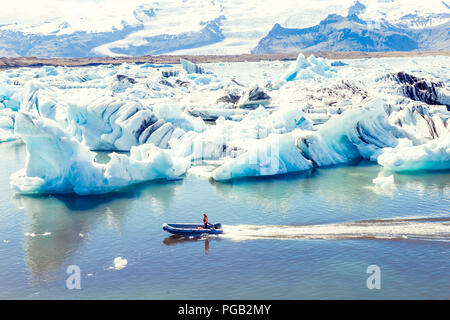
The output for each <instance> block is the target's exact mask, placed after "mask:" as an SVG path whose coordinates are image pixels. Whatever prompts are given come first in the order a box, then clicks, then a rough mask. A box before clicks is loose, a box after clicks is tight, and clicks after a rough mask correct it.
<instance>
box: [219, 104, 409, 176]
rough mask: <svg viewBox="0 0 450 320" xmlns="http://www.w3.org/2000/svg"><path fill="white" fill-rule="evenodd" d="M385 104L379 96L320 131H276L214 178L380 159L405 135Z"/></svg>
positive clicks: (334, 120) (229, 162) (258, 174)
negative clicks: (388, 113) (387, 111)
mask: <svg viewBox="0 0 450 320" xmlns="http://www.w3.org/2000/svg"><path fill="white" fill-rule="evenodd" d="M383 105H384V104H383V101H382V100H379V99H376V100H373V101H371V102H368V103H367V105H366V106H365V107H364V108H359V109H352V110H347V111H346V112H344V113H343V114H342V115H340V116H337V117H335V118H333V119H331V120H329V121H328V122H327V123H326V124H324V125H323V126H321V128H320V129H319V130H318V131H312V130H304V129H301V128H295V126H294V127H291V129H292V131H291V132H290V133H288V134H286V135H283V134H278V135H277V134H275V135H272V136H270V137H269V138H267V139H264V140H263V141H261V142H260V141H258V142H255V143H256V146H254V147H252V148H250V149H248V150H247V151H246V152H245V153H243V154H241V155H239V156H238V157H236V158H234V159H227V160H226V161H225V163H224V164H223V165H221V166H220V167H218V168H217V169H216V170H215V171H214V172H213V173H212V175H211V177H212V178H213V179H214V180H227V179H233V178H236V177H244V176H262V175H275V174H283V173H288V172H296V171H303V170H309V169H311V168H312V167H323V166H329V165H334V164H340V163H348V162H350V161H352V160H357V159H361V158H364V159H371V160H376V159H377V157H378V155H379V154H380V152H381V150H382V149H383V148H386V147H394V146H396V145H397V143H398V137H402V134H401V132H399V131H398V130H396V128H395V127H393V126H391V125H390V124H389V122H388V118H387V115H386V113H385V112H384V108H383ZM291 117H292V116H291ZM291 117H288V118H291ZM261 155H262V156H261Z"/></svg>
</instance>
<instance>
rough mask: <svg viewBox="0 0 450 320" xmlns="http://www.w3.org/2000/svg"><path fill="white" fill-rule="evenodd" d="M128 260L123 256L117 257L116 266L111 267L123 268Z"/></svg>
mask: <svg viewBox="0 0 450 320" xmlns="http://www.w3.org/2000/svg"><path fill="white" fill-rule="evenodd" d="M127 263H128V261H127V259H122V257H117V258H115V259H114V267H110V269H116V270H121V269H123V268H125V267H126V265H127Z"/></svg>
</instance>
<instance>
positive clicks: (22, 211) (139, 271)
mask: <svg viewBox="0 0 450 320" xmlns="http://www.w3.org/2000/svg"><path fill="white" fill-rule="evenodd" d="M0 154H1V158H0V178H1V180H0V181H1V183H0V198H1V200H0V299H250V298H254V299H311V298H312V299H413V298H414V299H438V298H441V299H449V298H450V264H449V261H450V242H449V241H448V240H449V238H450V236H449V235H448V234H447V235H445V236H443V237H438V238H436V237H433V236H435V235H425V236H424V237H423V238H411V237H408V236H406V235H405V236H402V237H398V234H397V237H394V238H393V239H389V237H386V238H383V239H377V238H374V237H371V236H370V230H371V229H370V228H371V227H370V225H371V223H372V222H371V221H373V223H374V224H376V223H379V221H380V219H398V220H395V221H399V222H394V223H392V226H394V227H395V225H399V224H400V228H402V226H403V225H405V227H407V228H410V229H411V228H413V229H414V228H415V226H416V225H415V224H414V223H415V222H420V221H434V219H435V220H436V223H439V224H440V226H441V228H447V227H448V232H449V234H450V173H449V172H435V173H428V174H425V173H424V174H415V175H407V174H403V175H397V174H396V175H394V181H395V188H392V189H382V190H379V189H377V188H374V184H373V182H372V180H373V179H374V178H376V177H377V176H378V175H379V173H380V171H381V170H382V168H381V167H380V166H378V165H376V164H373V163H369V162H361V163H358V164H354V165H350V166H337V167H331V168H323V169H319V170H315V171H313V172H307V173H300V174H290V175H284V176H279V177H270V178H254V179H244V180H239V181H234V182H229V183H211V182H209V181H207V180H204V179H200V178H198V177H196V176H194V175H188V176H186V177H185V178H184V179H183V180H179V181H171V182H166V181H158V182H150V183H145V184H141V185H138V186H134V187H131V188H129V189H127V190H125V191H123V192H120V193H115V194H110V195H103V196H89V197H80V196H75V195H58V196H56V195H53V196H35V197H30V196H20V195H16V194H15V193H14V191H13V190H11V188H10V185H9V176H10V174H11V173H13V172H15V171H17V170H18V169H20V168H22V167H23V166H24V164H25V146H24V145H23V144H21V143H19V142H7V143H2V144H0ZM106 158H107V157H105V156H104V155H100V160H102V159H103V160H105V159H106ZM204 211H206V212H207V213H208V215H209V218H210V220H211V221H212V222H221V223H222V224H223V225H224V229H225V231H226V230H227V227H228V228H229V230H235V227H233V226H236V225H241V224H246V225H251V226H253V227H254V228H258V226H266V227H267V226H273V225H282V226H286V227H287V228H289V226H290V227H292V228H294V227H296V226H302V225H308V226H312V228H315V227H314V226H316V225H329V224H337V225H338V226H339V227H338V228H337V229H336V230H341V229H342V228H344V229H345V228H346V226H345V224H346V223H349V222H353V221H363V220H364V221H369V222H367V224H366V225H365V226H368V228H369V229H367V230H369V231H368V236H367V234H364V232H362V233H361V234H360V235H359V236H358V235H357V234H356V235H355V234H346V233H345V232H342V231H340V237H333V234H332V233H331V235H330V234H328V238H327V237H324V238H322V239H309V238H306V239H305V238H301V237H298V235H297V236H296V237H292V234H291V233H286V234H283V232H280V234H279V235H276V234H275V235H274V234H273V233H270V234H267V237H264V229H262V230H263V236H262V237H260V238H244V239H242V238H240V237H239V235H238V234H237V235H236V234H234V235H235V236H236V237H233V236H231V237H230V236H228V237H227V236H223V237H219V238H211V239H200V240H197V239H179V238H174V237H170V236H169V234H167V233H165V232H164V231H163V230H162V229H161V225H162V224H163V223H164V222H195V221H201V219H202V212H204ZM402 223H403V224H402ZM411 223H413V225H412V227H411V225H410V224H411ZM342 225H344V226H343V227H342ZM419 227H420V223H419V224H417V228H419ZM233 228H234V229H233ZM261 228H264V227H261ZM340 228H341V229H340ZM410 229H409V230H410ZM388 230H389V229H388ZM259 231H261V229H259ZM233 232H236V231H233ZM405 232H406V231H405ZM397 233H398V232H397ZM352 237H353V238H352ZM119 256H120V257H122V258H124V259H127V261H128V264H127V265H126V267H125V268H123V269H121V270H115V269H113V268H111V267H112V266H113V260H114V258H116V257H119ZM373 264H375V265H377V266H379V267H380V270H381V289H380V290H376V289H374V290H369V289H368V288H367V286H366V281H367V278H368V277H369V274H367V273H366V270H367V267H368V266H369V265H373ZM70 265H78V266H79V267H80V270H81V289H80V290H69V289H67V287H66V279H67V277H68V276H69V275H68V274H66V270H67V267H68V266H70Z"/></svg>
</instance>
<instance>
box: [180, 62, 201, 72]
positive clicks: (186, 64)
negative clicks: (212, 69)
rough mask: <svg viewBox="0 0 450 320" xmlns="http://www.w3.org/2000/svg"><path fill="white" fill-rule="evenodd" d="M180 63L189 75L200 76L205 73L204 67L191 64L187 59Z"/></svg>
mask: <svg viewBox="0 0 450 320" xmlns="http://www.w3.org/2000/svg"><path fill="white" fill-rule="evenodd" d="M180 63H181V66H182V67H183V69H184V70H185V71H186V72H187V73H188V74H190V73H200V74H202V73H205V70H204V69H203V68H202V67H200V66H199V65H196V64H195V63H193V62H190V61H188V60H185V59H180Z"/></svg>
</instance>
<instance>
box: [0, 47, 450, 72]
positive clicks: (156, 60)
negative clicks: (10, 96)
mask: <svg viewBox="0 0 450 320" xmlns="http://www.w3.org/2000/svg"><path fill="white" fill-rule="evenodd" d="M302 53H303V54H304V55H305V56H306V57H308V56H309V55H311V54H314V55H315V56H316V57H322V58H327V59H373V58H402V57H427V56H450V51H431V52H416V51H389V52H362V51H352V52H344V51H343V52H329V51H327V52H302ZM297 56H298V53H270V54H239V55H158V56H141V57H86V58H37V57H14V58H6V57H0V70H7V69H15V68H22V67H30V68H32V67H43V66H54V67H59V66H66V67H90V66H98V65H108V64H112V65H120V64H124V63H135V64H144V63H151V64H179V63H180V59H181V58H182V59H186V60H189V61H192V62H194V63H218V62H259V61H291V60H295V59H296V58H297Z"/></svg>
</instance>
